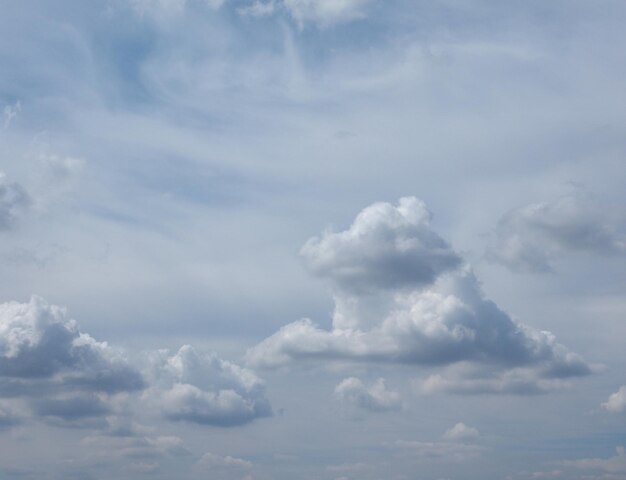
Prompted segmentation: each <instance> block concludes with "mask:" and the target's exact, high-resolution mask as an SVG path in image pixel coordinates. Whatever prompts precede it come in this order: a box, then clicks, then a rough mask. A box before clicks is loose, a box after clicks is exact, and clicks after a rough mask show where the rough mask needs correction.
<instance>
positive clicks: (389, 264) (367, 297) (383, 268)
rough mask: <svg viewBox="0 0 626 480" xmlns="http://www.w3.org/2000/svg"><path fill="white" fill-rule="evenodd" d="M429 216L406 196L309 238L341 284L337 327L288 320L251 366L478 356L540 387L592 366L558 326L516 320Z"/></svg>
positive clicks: (493, 371)
mask: <svg viewBox="0 0 626 480" xmlns="http://www.w3.org/2000/svg"><path fill="white" fill-rule="evenodd" d="M429 220H430V214H429V213H428V211H427V210H426V208H425V207H424V204H423V203H422V202H420V201H419V200H417V199H415V198H404V199H401V200H400V202H399V204H398V205H397V206H393V205H390V204H384V203H378V204H374V205H372V206H370V207H368V208H366V209H365V210H363V211H362V212H361V213H360V214H359V215H358V216H357V218H356V220H355V221H354V223H353V224H352V225H351V227H350V228H349V229H348V230H346V231H343V232H339V233H326V234H324V235H323V236H322V237H321V238H314V239H311V240H309V241H308V242H307V243H306V245H305V246H304V248H303V249H302V255H303V256H304V257H305V260H306V261H307V264H308V265H309V267H310V268H311V270H312V271H314V272H315V273H317V274H318V275H321V276H325V277H327V278H329V279H330V280H331V281H332V283H333V285H334V287H335V300H336V304H335V312H334V316H333V328H332V329H331V330H330V331H329V330H325V329H322V328H320V327H318V326H317V325H316V324H315V323H313V322H312V321H311V320H309V319H303V320H299V321H297V322H294V323H291V324H289V325H286V326H285V327H283V328H281V329H280V330H279V331H278V332H277V333H275V334H274V335H272V336H270V337H269V338H267V339H265V340H263V341H262V342H261V343H259V344H258V345H257V346H255V347H253V348H252V349H250V350H249V351H248V352H247V356H246V358H247V361H248V363H249V364H250V365H253V366H257V367H275V366H279V365H285V364H288V363H290V362H292V361H293V360H304V359H325V360H332V359H347V360H355V361H376V362H397V363H406V364H417V365H425V366H451V365H456V364H462V363H468V364H470V365H480V366H481V368H482V369H483V370H485V368H486V367H488V368H489V373H488V375H491V376H493V375H499V376H504V377H506V376H509V375H514V372H520V371H522V370H523V371H524V372H526V374H527V375H528V378H527V380H528V382H530V383H531V384H534V385H538V384H541V383H542V382H543V384H547V383H549V382H553V383H554V382H556V381H560V380H562V379H566V378H570V377H577V376H582V375H587V374H589V373H591V370H592V369H591V367H590V366H589V365H588V364H587V363H586V362H585V361H584V360H583V359H582V358H581V357H580V356H579V355H577V354H575V353H573V352H570V351H569V350H568V349H567V348H566V347H564V346H563V345H561V344H559V343H558V342H557V341H556V339H555V337H554V336H553V335H552V334H551V333H549V332H545V331H540V330H536V329H534V328H532V327H529V326H527V325H524V324H521V323H519V322H517V321H515V320H513V319H512V318H511V317H510V316H509V315H508V314H506V313H505V312H504V311H503V310H501V309H500V308H499V307H498V306H497V305H496V304H495V303H494V302H492V301H491V300H489V299H487V298H485V296H484V295H483V293H482V291H481V288H480V284H479V282H478V280H477V279H476V277H475V276H474V274H473V273H472V271H471V269H470V268H469V267H468V266H466V265H460V258H459V256H458V255H457V254H456V253H455V252H454V251H452V249H451V248H450V247H449V246H448V245H447V244H446V243H445V242H444V241H443V240H442V239H441V237H439V236H438V235H437V234H436V233H435V232H434V231H433V230H432V229H431V227H430V224H429ZM431 383H432V382H431ZM503 390H506V391H507V392H510V391H511V389H508V388H503ZM496 391H497V389H493V392H494V393H495V392H496Z"/></svg>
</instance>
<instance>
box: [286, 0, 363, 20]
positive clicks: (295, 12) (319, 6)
mask: <svg viewBox="0 0 626 480" xmlns="http://www.w3.org/2000/svg"><path fill="white" fill-rule="evenodd" d="M283 2H284V5H285V8H287V10H288V11H289V13H290V14H291V16H292V17H293V18H294V20H296V22H298V23H299V24H300V25H304V24H305V23H315V24H317V25H320V26H329V25H334V24H337V23H343V22H349V21H352V20H356V19H359V18H363V17H364V16H365V11H366V7H367V6H368V4H369V3H371V2H370V0H283Z"/></svg>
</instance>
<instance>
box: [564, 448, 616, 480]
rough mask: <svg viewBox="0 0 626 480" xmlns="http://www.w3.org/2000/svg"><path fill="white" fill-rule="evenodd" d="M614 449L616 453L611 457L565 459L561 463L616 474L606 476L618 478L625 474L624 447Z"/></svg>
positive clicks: (590, 470)
mask: <svg viewBox="0 0 626 480" xmlns="http://www.w3.org/2000/svg"><path fill="white" fill-rule="evenodd" d="M615 451H616V455H615V456H613V457H608V458H582V459H580V460H567V461H565V462H563V464H564V465H565V466H568V467H575V468H577V469H580V470H587V471H589V472H601V473H608V474H611V475H617V476H616V477H608V478H620V476H622V475H626V449H624V447H623V446H619V447H617V448H616V449H615Z"/></svg>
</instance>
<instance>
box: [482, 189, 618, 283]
mask: <svg viewBox="0 0 626 480" xmlns="http://www.w3.org/2000/svg"><path fill="white" fill-rule="evenodd" d="M615 217H616V216H615V215H611V214H610V213H609V212H608V211H607V209H606V208H602V207H601V206H600V205H598V204H597V203H596V202H594V201H593V199H591V198H589V197H588V196H583V195H581V194H578V195H568V196H564V197H561V198H559V199H557V200H555V201H553V202H544V203H534V204H530V205H526V206H524V207H520V208H517V209H515V210H512V211H510V212H508V213H507V214H506V215H504V216H503V217H502V218H501V219H500V221H499V222H498V225H497V227H496V231H495V235H496V238H495V243H494V245H492V246H491V247H490V248H489V249H488V251H487V257H488V258H489V259H491V260H493V261H495V262H498V263H501V264H503V265H505V266H507V267H509V268H511V269H512V270H514V271H521V272H539V273H541V272H549V271H551V270H552V268H553V265H552V264H553V262H554V261H555V260H556V259H557V258H559V257H560V256H561V255H563V254H565V253H566V252H575V251H585V252H592V253H596V254H600V255H615V254H624V253H626V232H625V231H624V225H623V224H622V225H620V223H621V222H623V221H624V218H619V217H617V218H615Z"/></svg>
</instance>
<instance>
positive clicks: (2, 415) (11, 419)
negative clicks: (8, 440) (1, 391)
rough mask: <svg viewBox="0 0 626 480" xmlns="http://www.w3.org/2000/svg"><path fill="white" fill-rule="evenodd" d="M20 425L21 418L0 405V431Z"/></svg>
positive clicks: (9, 408)
mask: <svg viewBox="0 0 626 480" xmlns="http://www.w3.org/2000/svg"><path fill="white" fill-rule="evenodd" d="M20 423H22V419H21V417H20V416H19V415H18V414H17V413H15V412H14V411H13V409H12V408H11V407H9V406H7V405H4V404H3V403H0V431H2V430H5V429H8V428H11V427H13V426H15V425H19V424H20Z"/></svg>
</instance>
